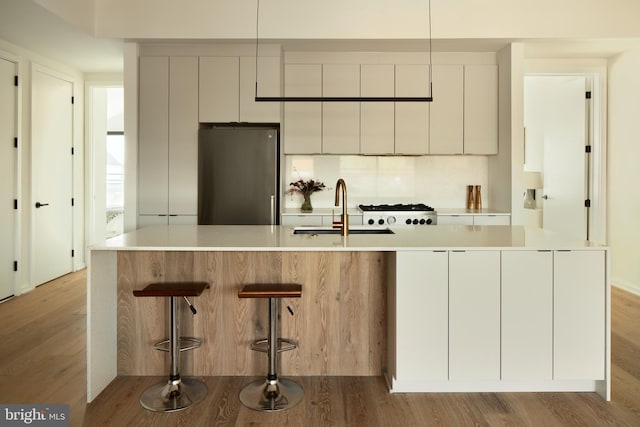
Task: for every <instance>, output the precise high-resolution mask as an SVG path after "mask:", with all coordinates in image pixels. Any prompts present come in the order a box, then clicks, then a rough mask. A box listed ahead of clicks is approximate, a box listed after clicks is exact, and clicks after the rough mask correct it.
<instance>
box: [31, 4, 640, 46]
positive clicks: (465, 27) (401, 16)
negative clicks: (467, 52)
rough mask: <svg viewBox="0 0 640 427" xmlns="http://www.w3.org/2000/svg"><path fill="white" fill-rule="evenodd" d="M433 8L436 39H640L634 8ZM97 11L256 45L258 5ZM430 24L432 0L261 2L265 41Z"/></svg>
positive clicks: (108, 32) (128, 21) (137, 33)
mask: <svg viewBox="0 0 640 427" xmlns="http://www.w3.org/2000/svg"><path fill="white" fill-rule="evenodd" d="M41 1H44V0H41ZM76 1H77V0H65V1H64V2H63V3H67V4H71V3H74V2H76ZM50 2H51V1H50ZM56 3H60V1H58V2H56ZM431 3H432V4H431V6H432V17H433V19H432V25H433V31H432V35H433V37H434V38H436V39H440V38H442V39H465V38H466V39H472V38H489V39H500V38H540V39H544V38H593V37H636V36H639V35H640V26H638V25H637V17H638V16H640V2H637V1H629V0H609V1H603V0H582V1H580V2H575V1H571V2H569V1H556V0H536V1H532V0H529V1H513V0H485V1H482V2H480V1H477V0H457V1H435V0H434V1H432V2H431ZM95 11H96V34H97V35H98V36H106V37H119V38H156V39H158V38H160V39H161V38H177V39H187V38H195V39H198V38H199V39H214V38H220V39H235V38H240V39H246V38H249V39H251V38H254V37H255V33H256V27H255V22H256V20H255V17H256V1H255V0H216V1H211V0H190V1H188V2H177V1H174V0H136V1H131V0H95ZM426 22H427V0H396V1H389V0H349V1H344V0H324V1H320V2H311V1H300V0H269V1H263V2H261V3H260V36H261V37H262V38H276V39H311V40H313V39H323V38H325V39H415V38H424V37H425V36H426V34H427V30H426V28H427V25H426Z"/></svg>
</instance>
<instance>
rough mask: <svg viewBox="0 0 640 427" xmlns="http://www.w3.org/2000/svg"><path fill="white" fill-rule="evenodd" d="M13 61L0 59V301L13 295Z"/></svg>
mask: <svg viewBox="0 0 640 427" xmlns="http://www.w3.org/2000/svg"><path fill="white" fill-rule="evenodd" d="M16 67H17V65H16V63H15V62H12V61H8V60H6V59H3V58H0V141H2V143H1V144H0V170H1V171H2V179H1V180H0V195H1V196H2V204H1V206H0V235H2V238H1V239H0V301H2V300H4V299H6V298H9V297H11V296H13V295H14V286H15V284H14V282H15V269H16V264H15V263H16V262H17V261H16V256H15V246H16V212H17V208H18V207H17V199H18V198H17V195H16V182H17V176H16V165H17V147H16V146H15V143H14V141H15V138H16V137H17V133H16V117H17V114H16V112H17V106H18V103H17V91H16V85H15V84H14V77H15V76H16V75H17V74H18V73H17V71H16Z"/></svg>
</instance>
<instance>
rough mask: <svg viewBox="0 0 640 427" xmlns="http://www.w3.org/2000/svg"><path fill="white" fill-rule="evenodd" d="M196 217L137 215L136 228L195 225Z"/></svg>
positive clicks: (196, 222)
mask: <svg viewBox="0 0 640 427" xmlns="http://www.w3.org/2000/svg"><path fill="white" fill-rule="evenodd" d="M196 224H198V215H138V228H144V227H149V226H152V225H196Z"/></svg>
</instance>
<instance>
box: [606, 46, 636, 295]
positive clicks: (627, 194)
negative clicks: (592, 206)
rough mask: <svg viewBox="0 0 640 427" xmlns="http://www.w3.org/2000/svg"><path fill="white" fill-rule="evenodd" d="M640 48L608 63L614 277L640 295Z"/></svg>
mask: <svg viewBox="0 0 640 427" xmlns="http://www.w3.org/2000/svg"><path fill="white" fill-rule="evenodd" d="M639 72H640V48H637V49H635V50H632V51H629V52H626V53H624V54H621V55H619V56H618V57H616V58H614V59H612V60H611V61H610V65H609V177H608V197H609V210H608V236H609V245H610V247H611V270H612V271H611V279H612V281H613V283H614V284H615V285H618V286H621V287H623V288H626V289H629V290H632V291H633V292H635V293H637V294H640V248H639V246H638V242H640V190H639V189H638V183H639V182H640V175H639V173H638V163H639V162H640V143H639V141H638V118H640V103H638V99H640V79H638V73H639Z"/></svg>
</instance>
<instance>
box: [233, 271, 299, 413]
mask: <svg viewBox="0 0 640 427" xmlns="http://www.w3.org/2000/svg"><path fill="white" fill-rule="evenodd" d="M301 296H302V286H301V285H296V284H282V283H278V284H255V285H245V286H244V287H243V288H242V290H240V291H238V298H269V336H268V337H267V338H266V339H262V340H257V341H254V342H253V343H252V344H251V349H252V350H256V351H262V352H266V353H267V356H268V361H269V371H268V373H267V378H266V380H258V381H254V382H252V383H249V384H247V385H246V386H245V387H244V388H243V389H242V390H241V391H240V402H242V404H243V405H244V406H246V407H247V408H250V409H255V410H257V411H263V412H275V411H281V410H283V409H289V408H291V407H293V406H295V405H297V404H298V403H300V401H301V400H302V398H303V396H304V390H303V389H302V387H301V386H300V385H299V384H297V383H295V382H294V381H291V380H288V379H284V378H279V377H278V373H277V369H276V366H277V363H278V353H281V352H283V351H288V350H293V349H294V348H296V347H297V345H296V343H295V342H293V341H291V340H288V339H285V338H278V337H277V333H278V314H277V307H276V300H277V299H279V298H300V297H301Z"/></svg>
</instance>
